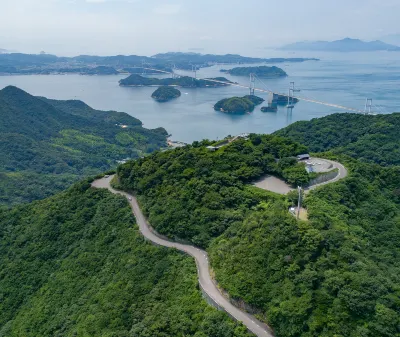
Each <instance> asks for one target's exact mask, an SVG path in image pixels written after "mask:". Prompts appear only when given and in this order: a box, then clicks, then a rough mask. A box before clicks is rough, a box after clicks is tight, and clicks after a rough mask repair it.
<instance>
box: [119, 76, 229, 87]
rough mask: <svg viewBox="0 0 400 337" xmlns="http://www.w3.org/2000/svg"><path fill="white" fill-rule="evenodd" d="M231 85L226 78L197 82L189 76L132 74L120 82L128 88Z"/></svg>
mask: <svg viewBox="0 0 400 337" xmlns="http://www.w3.org/2000/svg"><path fill="white" fill-rule="evenodd" d="M208 80H209V81H208ZM214 81H215V82H214ZM230 84H233V82H231V81H229V80H228V79H226V78H225V77H215V78H209V79H204V80H203V79H200V80H197V79H194V78H192V77H189V76H182V77H179V78H161V79H160V78H154V77H144V76H141V75H137V74H132V75H130V76H129V77H127V78H125V79H122V80H120V81H119V85H120V86H128V87H143V86H145V87H147V86H177V87H183V88H208V87H225V86H227V85H230Z"/></svg>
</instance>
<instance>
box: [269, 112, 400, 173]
mask: <svg viewBox="0 0 400 337" xmlns="http://www.w3.org/2000/svg"><path fill="white" fill-rule="evenodd" d="M399 133H400V113H393V114H390V115H377V116H365V115H360V114H348V113H345V114H334V115H330V116H327V117H324V118H319V119H313V120H311V121H309V122H296V123H294V124H292V125H290V126H288V127H286V128H284V129H282V130H279V131H277V132H276V133H275V134H277V135H279V136H284V137H288V138H290V139H293V140H294V141H297V142H300V143H302V144H305V145H307V146H308V147H309V148H310V150H311V151H313V152H321V151H330V150H332V151H333V152H334V153H343V154H347V155H349V156H351V157H353V158H357V159H360V160H361V161H364V162H373V163H378V164H380V165H383V166H390V165H400V136H399Z"/></svg>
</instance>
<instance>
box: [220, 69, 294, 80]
mask: <svg viewBox="0 0 400 337" xmlns="http://www.w3.org/2000/svg"><path fill="white" fill-rule="evenodd" d="M220 71H221V72H223V73H227V74H229V75H233V76H249V75H250V74H256V75H257V76H258V77H263V78H280V77H286V76H288V75H287V73H286V72H285V71H284V70H283V69H281V68H278V67H275V66H272V67H268V66H259V67H236V68H232V69H228V70H227V69H221V70H220Z"/></svg>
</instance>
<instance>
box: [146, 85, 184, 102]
mask: <svg viewBox="0 0 400 337" xmlns="http://www.w3.org/2000/svg"><path fill="white" fill-rule="evenodd" d="M180 96H181V92H180V91H179V90H178V89H175V88H173V87H168V86H163V87H159V88H158V89H157V90H156V91H154V92H153V94H152V95H151V97H152V98H154V99H155V100H156V101H158V102H168V101H170V100H172V99H174V98H178V97H180Z"/></svg>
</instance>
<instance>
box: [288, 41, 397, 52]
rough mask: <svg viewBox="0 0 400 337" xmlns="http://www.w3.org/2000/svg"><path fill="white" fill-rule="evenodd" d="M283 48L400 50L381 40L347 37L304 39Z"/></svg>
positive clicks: (343, 50)
mask: <svg viewBox="0 0 400 337" xmlns="http://www.w3.org/2000/svg"><path fill="white" fill-rule="evenodd" d="M280 49H281V50H295V51H297V50H298V51H306V50H309V51H334V52H355V51H358V52H361V51H380V50H388V51H400V47H398V46H395V45H392V44H388V43H385V42H382V41H379V40H376V41H370V42H366V41H362V40H358V39H350V38H345V39H343V40H337V41H304V42H296V43H292V44H288V45H286V46H283V47H281V48H280Z"/></svg>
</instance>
